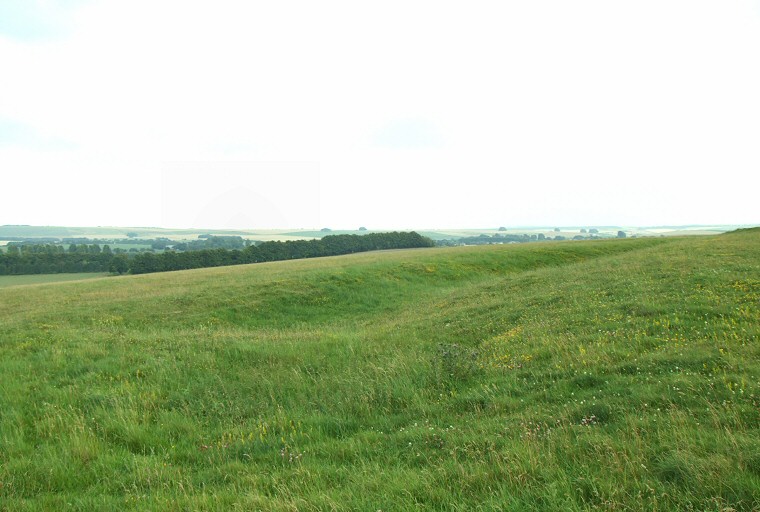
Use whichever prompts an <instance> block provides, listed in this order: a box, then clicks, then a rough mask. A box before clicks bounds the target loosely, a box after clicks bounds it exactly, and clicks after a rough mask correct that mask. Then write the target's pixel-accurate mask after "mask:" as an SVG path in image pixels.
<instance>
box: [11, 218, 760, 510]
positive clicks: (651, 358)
mask: <svg viewBox="0 0 760 512" xmlns="http://www.w3.org/2000/svg"><path fill="white" fill-rule="evenodd" d="M758 262H760V234H758V233H756V232H753V231H749V232H745V233H738V234H733V235H723V236H719V237H711V238H684V239H638V240H622V241H604V242H572V243H554V244H542V245H540V244H535V245H522V246H488V247H476V248H450V249H429V250H427V249H426V250H412V251H393V252H384V253H370V254H361V255H353V256H346V257H339V258H324V259H318V260H307V261H288V262H280V263H271V264H258V265H251V266H243V267H231V268H215V269H202V270H195V271H186V272H172V273H166V274H154V275H145V276H130V277H118V278H111V279H104V280H95V281H89V282H80V283H61V284H56V285H49V286H34V287H24V288H11V289H4V290H0V329H1V330H0V375H2V380H1V381H0V411H2V415H1V416H0V464H2V465H1V467H0V508H3V507H5V508H7V509H9V510H44V509H49V510H58V509H66V508H68V509H73V510H113V509H116V508H118V509H126V510H231V509H238V510H256V509H261V510H406V509H420V510H591V509H610V510H716V511H717V510H726V509H730V508H733V509H735V510H754V509H757V508H758V507H760V501H758V489H760V449H758V446H760V442H758V441H760V435H759V434H760V431H759V429H760V357H759V356H760V350H759V349H758V334H759V333H758V331H759V330H760V311H759V308H758V302H759V301H760V266H759V264H758Z"/></svg>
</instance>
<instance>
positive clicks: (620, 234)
mask: <svg viewBox="0 0 760 512" xmlns="http://www.w3.org/2000/svg"><path fill="white" fill-rule="evenodd" d="M617 237H618V238H625V237H626V234H625V231H622V230H621V231H618V232H617Z"/></svg>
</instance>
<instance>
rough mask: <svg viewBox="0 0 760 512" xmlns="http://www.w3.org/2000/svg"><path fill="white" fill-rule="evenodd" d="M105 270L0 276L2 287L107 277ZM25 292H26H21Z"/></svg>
mask: <svg viewBox="0 0 760 512" xmlns="http://www.w3.org/2000/svg"><path fill="white" fill-rule="evenodd" d="M107 275H108V274H106V273H103V272H90V273H77V274H28V275H20V276H0V288H6V287H8V286H20V285H27V284H44V283H59V282H62V281H81V280H83V279H93V278H95V277H105V276H107ZM21 293H24V292H21Z"/></svg>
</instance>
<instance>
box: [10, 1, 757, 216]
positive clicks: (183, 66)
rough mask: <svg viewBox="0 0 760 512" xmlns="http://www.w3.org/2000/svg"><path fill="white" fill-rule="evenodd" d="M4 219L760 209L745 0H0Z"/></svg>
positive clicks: (752, 49) (753, 41) (753, 57)
mask: <svg viewBox="0 0 760 512" xmlns="http://www.w3.org/2000/svg"><path fill="white" fill-rule="evenodd" d="M0 173H1V176H2V180H1V181H0V183H2V185H1V187H2V188H0V224H42V225H84V226H94V225H121V226H164V227H209V228H273V227H293V228H298V227H314V228H319V227H325V226H327V227H331V228H335V229H338V228H356V227H358V226H367V227H369V228H370V229H389V228H399V229H401V228H434V227H471V228H478V227H497V226H502V225H503V226H526V225H539V226H543V225H548V226H553V225H624V226H644V225H661V224H728V223H735V224H754V223H760V200H758V194H759V192H760V189H759V188H758V185H759V184H760V0H636V1H622V0H621V1H616V0H574V1H567V0H530V1H527V0H525V1H508V0H502V1H493V2H485V1H477V0H474V1H471V2H447V1H430V2H427V1H425V2H423V1H415V0H404V1H395V0H390V1H388V0H386V1H383V2H357V1H355V0H354V1H332V0H323V1H319V2H315V1H289V0H279V1H276V2H262V1H226V0H217V1H214V2H210V1H208V2H193V1H187V0H183V1H173V0H130V1H128V2H127V1H109V0H98V1H87V0H58V1H56V0H0Z"/></svg>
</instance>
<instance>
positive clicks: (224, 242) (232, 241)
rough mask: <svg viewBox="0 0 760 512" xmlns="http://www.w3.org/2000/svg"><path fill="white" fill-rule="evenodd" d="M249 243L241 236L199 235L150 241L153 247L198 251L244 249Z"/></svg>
mask: <svg viewBox="0 0 760 512" xmlns="http://www.w3.org/2000/svg"><path fill="white" fill-rule="evenodd" d="M249 244H250V242H249V241H247V240H244V239H243V237H242V236H215V235H199V236H198V240H191V241H189V242H176V241H172V240H169V239H168V238H157V239H155V240H154V241H152V242H151V244H150V246H151V248H153V249H160V250H166V249H173V250H175V251H200V250H203V249H244V248H245V247H247V246H248V245H249Z"/></svg>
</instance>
